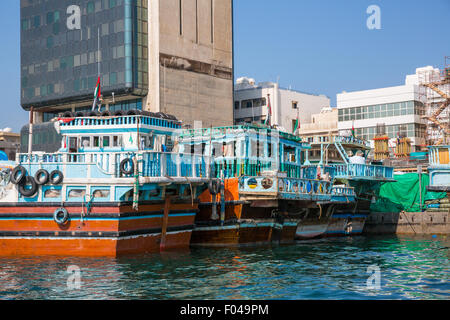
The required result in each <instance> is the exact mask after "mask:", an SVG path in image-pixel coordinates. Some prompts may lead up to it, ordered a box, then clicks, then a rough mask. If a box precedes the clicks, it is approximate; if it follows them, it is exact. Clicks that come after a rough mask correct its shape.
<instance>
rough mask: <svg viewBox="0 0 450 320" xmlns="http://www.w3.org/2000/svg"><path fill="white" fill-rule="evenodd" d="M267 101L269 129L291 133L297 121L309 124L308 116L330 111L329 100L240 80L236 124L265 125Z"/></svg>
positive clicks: (321, 96) (249, 80)
mask: <svg viewBox="0 0 450 320" xmlns="http://www.w3.org/2000/svg"><path fill="white" fill-rule="evenodd" d="M268 99H270V106H271V109H272V116H271V121H270V122H271V125H275V126H277V127H278V128H279V129H281V130H283V131H285V132H289V133H292V132H293V130H294V126H295V122H296V120H297V117H299V119H300V126H301V125H302V124H306V123H311V115H312V114H316V113H319V112H320V110H322V109H323V108H329V107H330V98H328V97H326V96H324V95H314V94H308V93H304V92H300V91H297V90H292V89H284V88H280V87H279V85H278V84H277V83H273V82H261V83H258V84H256V83H255V80H254V79H250V78H239V79H238V80H237V82H236V84H235V91H234V122H235V124H242V123H252V122H260V123H264V122H265V120H266V118H267V115H268V113H269V109H268Z"/></svg>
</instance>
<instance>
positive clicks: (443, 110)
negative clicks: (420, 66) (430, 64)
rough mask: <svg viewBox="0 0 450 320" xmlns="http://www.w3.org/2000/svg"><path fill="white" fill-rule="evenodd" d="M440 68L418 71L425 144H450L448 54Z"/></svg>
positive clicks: (449, 70) (449, 72) (449, 57)
mask: <svg viewBox="0 0 450 320" xmlns="http://www.w3.org/2000/svg"><path fill="white" fill-rule="evenodd" d="M444 60H445V62H444V67H443V68H442V69H427V70H422V71H420V72H418V81H419V100H420V101H421V102H422V103H423V104H424V106H425V114H424V115H422V118H423V119H426V120H427V128H426V132H425V144H426V145H440V144H450V110H449V109H450V108H449V106H450V56H448V57H445V59H444Z"/></svg>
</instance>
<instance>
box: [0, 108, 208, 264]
mask: <svg viewBox="0 0 450 320" xmlns="http://www.w3.org/2000/svg"><path fill="white" fill-rule="evenodd" d="M53 125H54V127H55V130H56V131H57V132H58V136H61V137H62V140H61V147H60V148H59V150H58V151H57V152H51V153H47V152H42V151H36V150H34V151H33V152H30V153H25V154H18V156H17V163H16V166H15V168H14V169H13V170H10V171H9V173H8V174H6V175H4V176H3V186H2V187H1V191H2V192H0V255H22V254H23V255H29V254H33V255H77V256H117V255H122V254H128V253H141V252H159V251H160V250H168V249H172V248H188V247H189V244H190V240H191V234H192V230H193V226H194V220H195V216H196V214H197V212H198V203H197V201H196V199H197V198H198V195H199V194H201V193H202V192H203V190H204V189H205V188H206V187H207V185H208V182H209V181H210V178H209V170H210V168H209V167H208V163H209V161H208V160H207V159H206V158H205V157H204V156H199V155H193V154H189V155H185V154H181V153H178V152H177V150H176V145H174V143H173V141H174V135H176V132H177V131H178V130H179V129H180V128H181V123H180V122H179V121H178V120H176V119H174V118H173V117H162V116H159V117H157V116H155V115H151V114H146V113H142V114H141V112H139V111H133V112H129V114H128V115H123V114H118V115H116V116H111V115H107V116H103V117H102V116H92V115H89V116H79V117H69V118H67V117H66V118H60V119H58V121H55V122H54V123H53ZM23 140H26V139H23ZM58 143H59V142H58Z"/></svg>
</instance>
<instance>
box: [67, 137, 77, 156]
mask: <svg viewBox="0 0 450 320" xmlns="http://www.w3.org/2000/svg"><path fill="white" fill-rule="evenodd" d="M77 147H78V139H77V138H76V137H70V138H69V152H70V153H76V152H77V151H78V148H77Z"/></svg>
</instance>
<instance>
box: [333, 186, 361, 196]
mask: <svg viewBox="0 0 450 320" xmlns="http://www.w3.org/2000/svg"><path fill="white" fill-rule="evenodd" d="M331 194H332V195H334V196H341V195H342V196H343V195H345V196H352V197H354V196H355V195H356V194H355V189H354V188H352V187H339V186H333V188H332V189H331Z"/></svg>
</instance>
